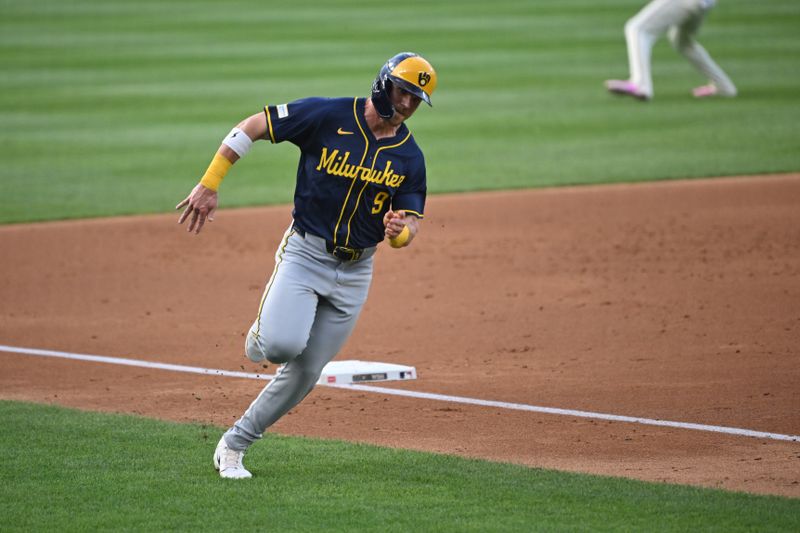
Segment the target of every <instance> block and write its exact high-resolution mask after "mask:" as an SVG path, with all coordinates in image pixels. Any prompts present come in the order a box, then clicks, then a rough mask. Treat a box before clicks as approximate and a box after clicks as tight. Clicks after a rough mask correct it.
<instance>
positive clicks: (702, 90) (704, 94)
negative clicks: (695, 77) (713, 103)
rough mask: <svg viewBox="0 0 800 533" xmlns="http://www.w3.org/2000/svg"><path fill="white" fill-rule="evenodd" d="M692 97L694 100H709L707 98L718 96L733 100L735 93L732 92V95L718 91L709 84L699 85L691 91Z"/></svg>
mask: <svg viewBox="0 0 800 533" xmlns="http://www.w3.org/2000/svg"><path fill="white" fill-rule="evenodd" d="M692 95H693V96H694V97H695V98H709V97H712V96H719V97H724V98H733V97H734V96H736V91H734V92H732V93H726V92H724V91H722V90H720V89H719V87H717V86H716V85H714V84H713V83H709V84H708V85H701V86H700V87H695V88H694V89H693V90H692Z"/></svg>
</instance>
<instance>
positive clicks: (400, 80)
mask: <svg viewBox="0 0 800 533" xmlns="http://www.w3.org/2000/svg"><path fill="white" fill-rule="evenodd" d="M436 81H437V80H436V71H435V70H433V67H432V66H431V64H430V63H428V61H427V60H426V59H425V58H424V57H422V56H420V55H418V54H415V53H413V52H402V53H400V54H397V55H396V56H394V57H392V58H391V59H389V60H388V61H387V62H386V63H384V65H383V66H382V67H381V70H380V71H379V72H378V76H377V77H376V78H375V81H374V82H373V83H372V103H373V104H375V109H376V110H377V111H378V114H379V115H380V116H382V117H383V118H391V117H392V115H394V107H393V106H392V101H391V99H390V98H389V93H390V92H391V90H392V85H397V86H398V87H400V88H401V89H403V90H404V91H407V92H409V93H411V94H413V95H415V96H417V97H419V98H420V99H422V100H424V101H425V103H426V104H428V105H430V106H432V105H433V104H431V95H432V94H433V91H434V90H436Z"/></svg>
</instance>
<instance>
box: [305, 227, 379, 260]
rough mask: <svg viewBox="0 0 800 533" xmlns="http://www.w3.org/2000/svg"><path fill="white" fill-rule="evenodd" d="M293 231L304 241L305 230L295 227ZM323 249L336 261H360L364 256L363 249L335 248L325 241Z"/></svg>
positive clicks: (335, 246)
mask: <svg viewBox="0 0 800 533" xmlns="http://www.w3.org/2000/svg"><path fill="white" fill-rule="evenodd" d="M293 229H294V231H295V232H297V234H298V235H300V236H301V237H303V238H304V239H305V237H306V232H305V230H303V229H301V228H298V227H297V226H293ZM320 238H322V237H320ZM325 249H326V250H328V253H329V254H331V255H332V256H333V257H335V258H336V259H339V260H340V261H357V260H359V259H361V256H362V255H364V249H363V248H350V247H347V246H337V245H335V244H333V243H332V242H331V241H329V240H327V239H326V240H325Z"/></svg>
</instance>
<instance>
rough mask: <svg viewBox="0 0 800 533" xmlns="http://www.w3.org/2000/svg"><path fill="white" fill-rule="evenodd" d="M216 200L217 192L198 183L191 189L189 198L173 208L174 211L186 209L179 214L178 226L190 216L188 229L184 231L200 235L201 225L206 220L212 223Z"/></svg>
mask: <svg viewBox="0 0 800 533" xmlns="http://www.w3.org/2000/svg"><path fill="white" fill-rule="evenodd" d="M218 198H219V195H218V194H217V191H212V190H211V189H209V188H207V187H204V186H203V185H200V184H199V183H198V184H197V185H196V186H195V188H194V189H192V192H191V193H190V194H189V196H187V197H186V198H184V200H183V201H182V202H181V203H179V204H178V205H176V206H175V209H182V208H184V207H185V208H186V209H184V211H183V213H181V216H180V218H179V219H178V224H183V221H184V220H186V219H187V218H188V217H189V215H192V219H191V220H190V221H189V227H188V228H186V231H189V232H191V231H194V232H195V234H197V233H200V230H201V229H203V225H204V224H205V223H206V219H207V220H208V221H209V222H213V221H214V211H216V210H217V201H218Z"/></svg>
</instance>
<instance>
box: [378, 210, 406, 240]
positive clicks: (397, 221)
mask: <svg viewBox="0 0 800 533" xmlns="http://www.w3.org/2000/svg"><path fill="white" fill-rule="evenodd" d="M383 225H384V226H385V228H386V229H385V230H384V234H385V235H386V237H388V238H390V239H391V238H393V237H397V236H398V235H400V232H401V231H403V228H405V227H406V212H405V211H392V210H391V209H390V210H389V211H387V212H386V214H385V215H383Z"/></svg>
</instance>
